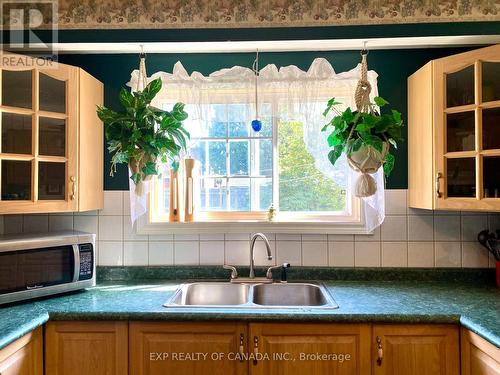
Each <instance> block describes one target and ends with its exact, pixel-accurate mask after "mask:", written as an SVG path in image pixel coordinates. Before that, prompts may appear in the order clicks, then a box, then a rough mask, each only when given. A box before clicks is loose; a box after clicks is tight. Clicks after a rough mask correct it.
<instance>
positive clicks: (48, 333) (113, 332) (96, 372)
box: [45, 321, 128, 375]
mask: <svg viewBox="0 0 500 375" xmlns="http://www.w3.org/2000/svg"><path fill="white" fill-rule="evenodd" d="M127 373H128V322H108V321H99V322H81V321H64V322H48V323H47V325H46V329H45V374H47V375H89V374H92V375H126V374H127Z"/></svg>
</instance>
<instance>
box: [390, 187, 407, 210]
mask: <svg viewBox="0 0 500 375" xmlns="http://www.w3.org/2000/svg"><path fill="white" fill-rule="evenodd" d="M406 196H407V191H406V189H391V190H386V191H385V214H386V215H406V213H407V206H408V205H407V203H406V201H407V197H406Z"/></svg>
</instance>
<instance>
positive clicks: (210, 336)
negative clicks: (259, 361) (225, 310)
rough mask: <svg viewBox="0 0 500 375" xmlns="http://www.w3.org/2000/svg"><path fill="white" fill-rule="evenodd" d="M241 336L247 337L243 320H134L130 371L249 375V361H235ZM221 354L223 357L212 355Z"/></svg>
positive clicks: (151, 374)
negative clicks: (223, 321) (235, 321)
mask: <svg viewBox="0 0 500 375" xmlns="http://www.w3.org/2000/svg"><path fill="white" fill-rule="evenodd" d="M241 335H243V336H242V337H243V339H245V338H246V325H245V324H241V323H166V322H162V323H156V322H154V323H153V322H150V323H147V322H146V323H135V322H131V323H130V344H129V345H130V374H134V375H156V374H158V375H160V374H162V375H163V374H182V375H199V374H210V375H232V374H234V375H240V374H241V375H242V374H246V372H247V363H246V362H240V361H239V360H234V353H238V351H239V347H240V337H241ZM218 353H222V354H223V355H224V357H223V358H219V357H213V356H212V355H217V356H218ZM202 354H206V357H205V356H203V355H202ZM230 355H233V357H232V358H233V360H231V359H229V360H228V359H227V358H228V356H230ZM183 358H184V359H183Z"/></svg>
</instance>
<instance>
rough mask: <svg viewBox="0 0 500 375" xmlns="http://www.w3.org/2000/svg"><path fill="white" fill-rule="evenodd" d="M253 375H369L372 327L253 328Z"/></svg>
mask: <svg viewBox="0 0 500 375" xmlns="http://www.w3.org/2000/svg"><path fill="white" fill-rule="evenodd" d="M249 327H250V329H249V340H250V343H249V347H250V350H252V351H254V355H255V357H257V358H256V359H257V360H256V361H253V360H251V361H249V362H248V363H249V370H250V374H252V375H274V374H276V375H277V374H280V375H302V374H318V375H321V374H331V375H337V374H339V375H340V374H342V375H365V374H369V373H370V372H371V370H370V369H371V363H370V337H371V327H370V325H368V324H280V323H262V324H261V323H255V324H250V325H249Z"/></svg>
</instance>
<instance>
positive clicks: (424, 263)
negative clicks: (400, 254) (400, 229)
mask: <svg viewBox="0 0 500 375" xmlns="http://www.w3.org/2000/svg"><path fill="white" fill-rule="evenodd" d="M434 263H435V258H434V242H408V267H414V268H420V267H422V268H432V267H434Z"/></svg>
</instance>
